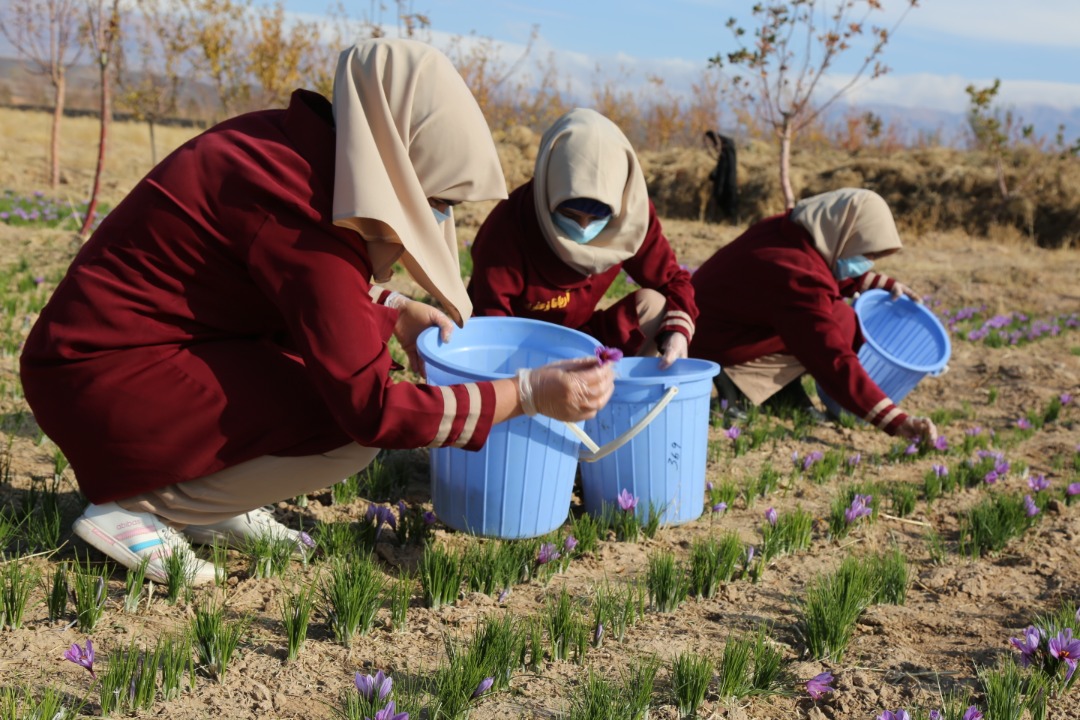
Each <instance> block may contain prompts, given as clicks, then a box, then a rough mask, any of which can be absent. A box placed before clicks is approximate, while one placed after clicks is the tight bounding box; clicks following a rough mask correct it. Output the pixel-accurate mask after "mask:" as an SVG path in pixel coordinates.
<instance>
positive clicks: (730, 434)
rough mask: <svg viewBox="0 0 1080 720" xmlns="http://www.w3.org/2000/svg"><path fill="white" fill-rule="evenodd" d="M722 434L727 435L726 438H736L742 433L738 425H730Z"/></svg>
mask: <svg viewBox="0 0 1080 720" xmlns="http://www.w3.org/2000/svg"><path fill="white" fill-rule="evenodd" d="M724 435H727V438H728V440H738V439H739V436H740V435H742V430H740V429H739V426H738V425H732V426H731V427H729V428H728V429H727V430H725V431H724Z"/></svg>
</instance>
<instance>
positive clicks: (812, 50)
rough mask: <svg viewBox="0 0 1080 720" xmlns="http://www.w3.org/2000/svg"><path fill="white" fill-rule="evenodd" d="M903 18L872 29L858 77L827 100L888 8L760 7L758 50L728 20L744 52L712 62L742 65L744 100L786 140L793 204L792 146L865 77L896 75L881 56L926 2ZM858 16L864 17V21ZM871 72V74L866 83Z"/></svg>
mask: <svg viewBox="0 0 1080 720" xmlns="http://www.w3.org/2000/svg"><path fill="white" fill-rule="evenodd" d="M903 2H905V3H906V5H907V6H906V7H905V8H904V11H903V13H901V15H900V17H899V18H898V19H897V21H896V23H895V24H894V25H893V26H892V28H891V29H886V28H882V27H878V26H871V27H870V28H869V35H870V39H871V46H870V49H869V50H868V51H867V54H866V56H865V57H864V58H863V61H862V64H861V65H860V66H859V68H858V70H857V71H856V72H855V73H854V74H853V75H852V76H851V78H850V79H849V80H848V81H847V82H846V83H845V84H844V85H843V86H841V87H840V88H839V89H837V90H835V91H834V92H833V93H832V94H831V95H830V96H828V97H827V98H825V99H824V100H823V101H816V98H815V92H816V91H817V90H818V89H819V86H820V85H821V81H822V78H823V77H824V76H825V74H826V72H827V71H828V70H829V69H830V68H832V66H833V63H834V62H835V61H836V59H837V57H838V56H840V55H842V54H843V53H844V52H846V51H848V50H851V49H852V44H853V43H854V42H855V41H856V40H857V39H859V38H861V37H862V36H863V35H865V34H867V26H866V22H867V20H868V19H869V18H870V16H871V14H872V13H874V12H881V11H882V9H883V8H882V4H881V1H880V0H837V1H836V2H835V3H834V5H835V7H834V9H833V10H831V11H830V10H829V9H828V8H827V7H826V5H827V3H826V2H825V0H784V1H774V2H769V3H758V4H756V5H754V7H753V17H754V22H755V24H756V27H755V29H754V32H753V38H754V42H753V46H752V47H747V46H746V45H745V44H743V38H744V37H745V36H746V30H745V29H744V28H742V27H741V26H739V24H738V21H737V20H736V19H735V18H731V19H730V20H728V22H727V26H728V28H729V29H730V30H731V31H732V33H733V34H734V36H735V40H736V42H737V43H738V44H739V48H738V49H737V50H735V51H734V52H729V53H725V54H718V55H716V56H715V57H713V58H711V59H710V60H709V62H710V64H712V65H715V66H721V67H722V66H724V65H725V64H727V65H730V66H735V67H739V68H742V69H743V70H745V71H746V72H747V76H745V77H743V76H736V77H735V78H733V83H732V89H733V90H734V91H735V93H736V94H737V95H739V96H740V99H741V100H744V101H748V104H750V105H752V106H754V107H756V108H758V111H759V112H760V113H761V115H762V119H763V120H764V122H765V124H766V125H767V126H768V127H769V128H770V129H771V130H772V131H773V133H774V134H775V136H776V138H777V140H778V141H779V143H780V186H781V188H782V189H783V192H784V203H785V206H786V207H788V208H790V207H792V206H794V204H795V193H794V192H793V191H792V189H791V145H792V142H793V141H794V139H795V137H796V136H797V135H798V133H799V131H800V130H802V129H803V128H805V127H806V126H807V125H809V124H810V123H812V122H813V121H814V120H815V119H817V117H818V116H819V115H821V113H822V112H823V111H824V110H825V109H826V108H828V107H829V106H830V105H832V104H833V103H834V102H835V101H836V100H837V99H839V98H840V97H842V96H843V95H844V94H845V93H847V92H848V91H850V90H851V89H852V88H853V87H855V86H856V85H857V84H858V83H859V81H860V80H863V79H865V80H866V81H869V80H873V79H874V78H877V77H880V76H882V75H884V74H885V73H887V72H888V71H889V68H888V67H886V66H885V65H883V64H882V63H881V61H880V57H881V55H882V53H883V51H884V49H885V45H886V44H887V43H888V41H889V38H890V37H891V36H892V34H893V32H895V30H896V28H897V27H898V26H899V25H900V23H901V22H902V21H903V19H904V18H905V17H906V16H907V13H908V12H909V11H910V10H911V8H914V7H918V0H903ZM856 16H857V17H856ZM864 75H868V77H865V78H864Z"/></svg>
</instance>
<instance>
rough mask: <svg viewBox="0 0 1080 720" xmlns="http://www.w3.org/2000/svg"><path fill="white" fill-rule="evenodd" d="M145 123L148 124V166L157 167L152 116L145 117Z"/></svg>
mask: <svg viewBox="0 0 1080 720" xmlns="http://www.w3.org/2000/svg"><path fill="white" fill-rule="evenodd" d="M146 124H147V125H149V126H150V167H157V143H156V142H155V141H154V120H153V118H147V119H146Z"/></svg>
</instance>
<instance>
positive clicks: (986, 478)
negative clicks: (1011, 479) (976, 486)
mask: <svg viewBox="0 0 1080 720" xmlns="http://www.w3.org/2000/svg"><path fill="white" fill-rule="evenodd" d="M997 481H998V474H997V470H991V471H990V472H988V473H986V475H983V482H984V483H986V484H987V485H993V484H994V483H996V482H997Z"/></svg>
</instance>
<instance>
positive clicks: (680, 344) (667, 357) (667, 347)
mask: <svg viewBox="0 0 1080 720" xmlns="http://www.w3.org/2000/svg"><path fill="white" fill-rule="evenodd" d="M665 335H666V336H667V337H665V338H663V339H661V341H660V343H659V347H660V369H661V370H667V369H668V368H669V367H671V366H672V365H674V364H675V361H676V360H680V359H684V358H686V353H687V352H688V351H689V349H690V348H689V346H688V343H687V342H686V336H685V335H683V334H682V333H681V332H669V333H665Z"/></svg>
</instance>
